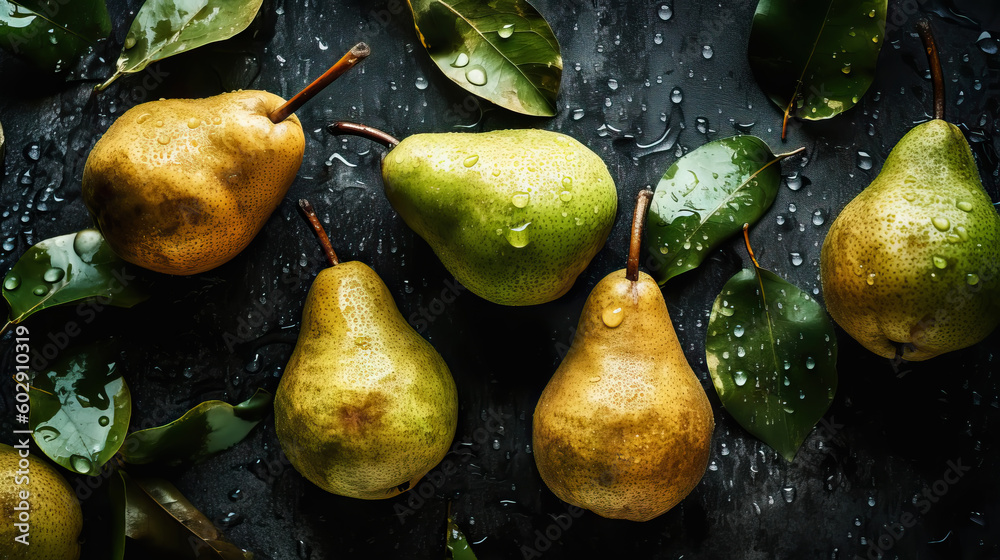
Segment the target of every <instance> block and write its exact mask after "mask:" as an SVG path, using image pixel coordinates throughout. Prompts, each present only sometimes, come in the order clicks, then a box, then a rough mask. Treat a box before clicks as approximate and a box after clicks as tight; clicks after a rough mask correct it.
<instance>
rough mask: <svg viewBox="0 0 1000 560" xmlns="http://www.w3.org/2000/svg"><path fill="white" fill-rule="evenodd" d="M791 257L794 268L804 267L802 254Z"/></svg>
mask: <svg viewBox="0 0 1000 560" xmlns="http://www.w3.org/2000/svg"><path fill="white" fill-rule="evenodd" d="M788 256H789V257H791V259H792V266H800V265H802V254H801V253H789V254H788Z"/></svg>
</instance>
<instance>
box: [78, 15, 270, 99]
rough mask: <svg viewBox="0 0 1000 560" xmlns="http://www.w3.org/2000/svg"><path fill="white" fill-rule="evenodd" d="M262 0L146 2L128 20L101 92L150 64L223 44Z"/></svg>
mask: <svg viewBox="0 0 1000 560" xmlns="http://www.w3.org/2000/svg"><path fill="white" fill-rule="evenodd" d="M262 2H263V0H146V2H145V3H144V4H143V5H142V7H141V8H139V13H137V14H136V15H135V19H134V20H132V25H131V26H130V27H129V30H128V34H126V35H125V45H124V47H123V49H122V54H121V56H119V57H118V65H117V66H118V67H117V69H116V70H115V73H114V75H112V76H111V77H110V78H109V79H108V81H106V82H104V83H103V84H101V85H99V86H97V89H98V90H102V89H104V88H106V87H108V86H109V85H111V82H113V81H115V80H116V79H118V78H119V77H120V76H122V75H123V74H130V73H134V72H140V71H142V70H143V69H144V68H146V66H148V65H149V64H150V63H151V62H155V61H157V60H162V59H164V58H167V57H170V56H173V55H175V54H180V53H182V52H186V51H189V50H191V49H196V48H198V47H200V46H202V45H207V44H209V43H214V42H216V41H224V40H226V39H229V38H230V37H233V36H234V35H236V34H237V33H239V32H241V31H243V30H244V29H246V28H247V27H249V26H250V24H251V23H252V22H253V20H254V18H255V17H257V12H258V11H259V10H260V5H261V3H262Z"/></svg>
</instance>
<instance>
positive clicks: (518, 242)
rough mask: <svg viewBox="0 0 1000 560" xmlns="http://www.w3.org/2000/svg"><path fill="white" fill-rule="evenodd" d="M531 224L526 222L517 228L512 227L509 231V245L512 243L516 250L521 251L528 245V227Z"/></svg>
mask: <svg viewBox="0 0 1000 560" xmlns="http://www.w3.org/2000/svg"><path fill="white" fill-rule="evenodd" d="M530 225H531V222H525V223H523V224H521V225H519V226H517V227H512V228H508V229H507V236H506V237H507V243H510V246H511V247H514V248H515V249H520V248H522V247H526V246H527V245H528V226H530Z"/></svg>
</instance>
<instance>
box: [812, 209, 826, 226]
mask: <svg viewBox="0 0 1000 560" xmlns="http://www.w3.org/2000/svg"><path fill="white" fill-rule="evenodd" d="M824 221H826V220H825V219H824V218H823V212H822V211H820V210H817V211H815V212H813V225H814V226H821V225H823V222H824Z"/></svg>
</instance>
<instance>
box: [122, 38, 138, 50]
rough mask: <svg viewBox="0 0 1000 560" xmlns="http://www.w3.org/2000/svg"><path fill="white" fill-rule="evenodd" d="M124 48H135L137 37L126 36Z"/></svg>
mask: <svg viewBox="0 0 1000 560" xmlns="http://www.w3.org/2000/svg"><path fill="white" fill-rule="evenodd" d="M122 46H124V47H125V50H129V49H131V48H132V47H134V46H135V35H126V36H125V44H124V45H122Z"/></svg>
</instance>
